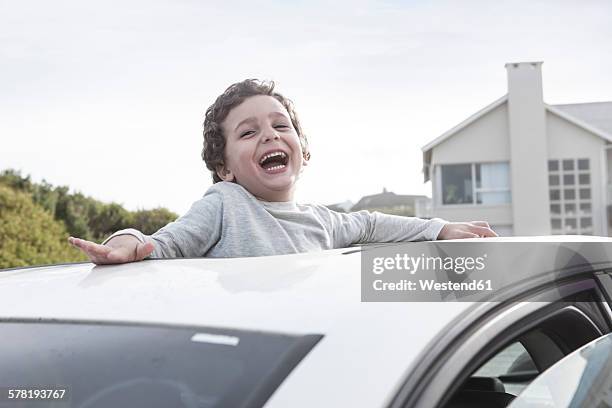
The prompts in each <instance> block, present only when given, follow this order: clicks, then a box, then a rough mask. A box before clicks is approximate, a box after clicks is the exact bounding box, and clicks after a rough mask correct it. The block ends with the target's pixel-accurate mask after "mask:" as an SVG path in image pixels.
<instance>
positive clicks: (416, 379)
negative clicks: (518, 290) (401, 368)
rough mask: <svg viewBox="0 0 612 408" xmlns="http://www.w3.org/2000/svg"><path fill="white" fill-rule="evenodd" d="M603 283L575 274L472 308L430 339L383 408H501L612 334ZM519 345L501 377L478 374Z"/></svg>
mask: <svg viewBox="0 0 612 408" xmlns="http://www.w3.org/2000/svg"><path fill="white" fill-rule="evenodd" d="M607 279H609V275H608V274H607V272H606V271H599V272H597V273H592V272H588V273H577V274H576V275H575V276H573V277H568V278H567V279H565V280H563V281H560V282H551V283H550V284H549V285H548V286H546V287H540V288H537V289H535V288H534V290H533V291H531V292H527V293H523V294H519V295H518V296H516V297H515V298H514V299H513V300H512V301H510V302H499V303H496V302H488V303H480V304H477V305H476V307H474V308H473V309H472V310H471V311H469V312H468V313H466V315H465V316H464V317H463V318H462V319H461V320H460V321H458V322H453V323H452V324H451V325H449V327H448V330H446V331H445V332H444V333H441V334H440V335H439V336H438V338H437V339H435V340H434V341H432V344H431V345H430V347H429V348H428V350H427V351H426V352H425V353H423V356H422V358H421V359H420V361H419V363H418V364H417V365H416V366H415V367H414V368H413V370H412V371H411V375H409V376H408V378H407V380H406V382H405V383H404V386H403V388H402V390H400V392H399V393H398V394H397V396H396V397H395V399H394V400H393V402H392V403H391V405H390V406H391V407H448V408H458V407H478V406H483V407H484V406H486V407H496V406H500V407H505V406H507V405H508V404H509V403H511V401H512V400H514V398H515V396H516V394H518V393H519V392H520V391H521V390H522V389H523V388H525V387H526V386H527V385H528V384H529V383H530V382H531V381H533V380H534V379H535V378H537V377H538V376H539V375H540V374H541V373H542V372H544V371H545V370H546V369H547V368H549V367H551V366H553V365H554V364H555V363H556V362H558V361H559V360H561V359H562V358H563V357H565V356H566V355H568V354H570V353H571V352H572V351H574V350H576V349H578V348H579V347H581V346H583V345H584V344H587V343H588V342H590V341H592V340H594V339H597V338H599V337H601V336H602V335H604V334H606V333H609V332H610V331H611V330H612V324H611V317H612V314H611V312H610V306H609V304H608V303H607V301H608V300H609V299H610V292H608V291H607V289H608V288H607V287H605V286H604V284H602V280H603V281H607ZM518 345H520V347H522V349H519V350H518V351H517V350H515V352H514V355H513V356H514V359H515V360H513V361H511V362H510V364H509V365H507V367H506V368H507V370H506V371H505V372H497V373H493V374H495V375H490V376H483V375H482V374H483V371H482V369H483V368H486V365H487V363H491V362H492V361H493V360H494V359H495V358H496V357H499V356H500V353H503V352H504V351H506V350H507V349H508V348H509V347H512V346H514V347H515V349H516V348H517V347H518ZM525 353H526V356H527V357H528V358H527V359H526V358H525ZM521 354H522V356H521ZM521 358H522V361H521ZM513 364H514V368H512V367H513ZM479 370H480V371H479ZM479 377H481V378H479ZM508 391H513V392H514V393H515V394H512V393H510V392H508Z"/></svg>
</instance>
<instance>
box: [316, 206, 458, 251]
mask: <svg viewBox="0 0 612 408" xmlns="http://www.w3.org/2000/svg"><path fill="white" fill-rule="evenodd" d="M317 207H318V212H319V214H320V215H321V216H322V217H323V218H324V220H325V221H327V222H329V227H330V230H331V234H332V240H333V246H334V248H344V247H347V246H349V245H352V244H367V243H374V242H402V241H424V240H430V241H433V240H435V239H437V237H438V235H439V234H440V231H441V230H442V227H444V225H446V224H447V223H448V222H447V221H444V220H442V219H440V218H433V219H431V220H425V219H422V218H417V217H400V216H397V215H388V214H382V213H379V212H372V213H370V212H368V211H365V210H364V211H358V212H352V213H339V212H335V211H332V210H329V209H327V208H326V207H323V206H317Z"/></svg>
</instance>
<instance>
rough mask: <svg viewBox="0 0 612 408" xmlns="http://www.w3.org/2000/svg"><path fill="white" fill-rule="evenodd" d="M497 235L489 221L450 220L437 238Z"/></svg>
mask: <svg viewBox="0 0 612 408" xmlns="http://www.w3.org/2000/svg"><path fill="white" fill-rule="evenodd" d="M496 236H497V234H496V233H495V231H493V230H492V229H491V227H490V226H489V223H488V222H486V221H472V222H450V223H448V224H446V225H445V226H444V227H443V228H442V230H441V231H440V233H439V234H438V238H437V239H462V238H485V237H496Z"/></svg>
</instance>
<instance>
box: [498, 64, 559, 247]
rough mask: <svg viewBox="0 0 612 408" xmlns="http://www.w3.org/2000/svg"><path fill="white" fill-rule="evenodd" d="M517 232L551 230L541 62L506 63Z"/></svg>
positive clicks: (536, 232) (540, 233)
mask: <svg viewBox="0 0 612 408" xmlns="http://www.w3.org/2000/svg"><path fill="white" fill-rule="evenodd" d="M506 70H507V71H508V127H509V134H510V169H511V173H510V175H511V188H512V212H513V214H512V215H513V219H514V234H515V235H548V234H550V207H549V195H548V194H549V193H548V148H547V139H546V111H545V108H544V101H543V99H542V62H518V63H508V64H506Z"/></svg>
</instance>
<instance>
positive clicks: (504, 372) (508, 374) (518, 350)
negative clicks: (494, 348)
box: [472, 341, 538, 395]
mask: <svg viewBox="0 0 612 408" xmlns="http://www.w3.org/2000/svg"><path fill="white" fill-rule="evenodd" d="M537 373H538V370H537V368H536V366H535V363H534V362H533V360H532V358H531V356H530V355H529V353H528V352H527V349H525V347H524V346H523V345H522V344H521V343H520V342H518V341H517V342H514V343H512V344H511V345H509V346H508V347H506V348H505V349H503V350H502V351H500V352H499V353H497V354H496V355H495V356H493V357H492V358H491V359H490V360H489V361H487V362H486V363H484V364H483V365H482V366H481V367H480V368H479V369H478V370H477V371H476V372H475V373H474V375H473V376H472V377H493V378H499V379H500V381H501V382H502V384H504V388H505V392H507V393H509V394H512V395H518V394H519V393H520V392H521V391H522V390H523V389H524V388H525V387H526V385H527V384H528V382H527V381H526V380H525V377H526V376H527V377H529V376H530V375H531V374H533V375H537Z"/></svg>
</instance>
